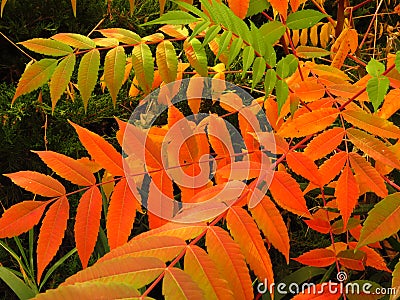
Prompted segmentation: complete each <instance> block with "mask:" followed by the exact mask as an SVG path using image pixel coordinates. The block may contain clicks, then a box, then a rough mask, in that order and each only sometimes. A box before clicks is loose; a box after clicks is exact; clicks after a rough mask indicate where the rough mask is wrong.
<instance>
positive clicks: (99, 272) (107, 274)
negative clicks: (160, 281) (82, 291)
mask: <svg viewBox="0 0 400 300" xmlns="http://www.w3.org/2000/svg"><path fill="white" fill-rule="evenodd" d="M164 268H165V264H164V263H163V262H162V261H160V260H159V259H157V258H155V257H129V256H127V257H116V258H113V259H110V260H106V261H102V262H100V263H96V264H94V265H93V266H91V267H89V268H86V269H85V270H82V271H80V272H78V273H76V274H74V275H72V276H71V277H69V278H67V280H65V282H64V283H62V284H61V286H68V285H76V284H77V283H81V282H87V281H95V280H96V281H98V282H102V283H103V284H104V283H107V282H124V283H126V284H129V286H133V287H135V288H137V289H138V288H141V287H143V286H144V285H146V284H148V283H150V282H152V281H153V280H154V279H155V278H157V276H159V275H160V274H161V273H162V271H163V270H164Z"/></svg>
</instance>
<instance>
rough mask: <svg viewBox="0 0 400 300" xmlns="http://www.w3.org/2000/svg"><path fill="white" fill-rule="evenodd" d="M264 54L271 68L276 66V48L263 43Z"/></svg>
mask: <svg viewBox="0 0 400 300" xmlns="http://www.w3.org/2000/svg"><path fill="white" fill-rule="evenodd" d="M262 54H263V56H264V59H265V61H266V62H267V63H268V64H269V65H270V66H271V67H273V66H275V64H276V52H275V49H274V47H272V45H271V44H268V43H263V48H262Z"/></svg>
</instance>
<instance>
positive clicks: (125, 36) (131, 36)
mask: <svg viewBox="0 0 400 300" xmlns="http://www.w3.org/2000/svg"><path fill="white" fill-rule="evenodd" d="M98 31H99V32H100V33H101V34H102V35H104V36H105V37H108V38H114V39H116V40H118V41H119V42H121V43H124V44H128V45H130V44H138V43H140V42H141V40H142V39H141V37H140V36H139V35H138V34H136V33H134V32H133V31H130V30H127V29H123V28H107V29H101V30H98Z"/></svg>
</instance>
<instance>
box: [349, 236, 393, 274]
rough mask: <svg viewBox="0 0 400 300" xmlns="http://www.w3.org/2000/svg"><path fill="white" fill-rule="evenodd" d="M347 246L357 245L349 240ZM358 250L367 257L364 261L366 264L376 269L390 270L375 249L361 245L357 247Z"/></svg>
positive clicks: (353, 246) (353, 247)
mask: <svg viewBox="0 0 400 300" xmlns="http://www.w3.org/2000/svg"><path fill="white" fill-rule="evenodd" d="M349 246H350V248H351V249H355V248H356V246H357V242H350V243H349ZM358 250H361V251H362V252H364V253H365V254H366V255H367V259H366V261H365V265H366V266H368V267H372V268H375V269H377V270H382V271H385V272H389V273H391V272H392V271H391V270H389V269H388V267H387V266H386V262H385V260H384V259H383V257H382V256H381V255H380V254H379V253H378V252H376V251H375V250H373V249H371V248H370V247H367V246H363V247H361V248H359V249H358Z"/></svg>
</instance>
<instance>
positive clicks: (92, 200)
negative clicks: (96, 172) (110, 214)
mask: <svg viewBox="0 0 400 300" xmlns="http://www.w3.org/2000/svg"><path fill="white" fill-rule="evenodd" d="M101 209H102V197H101V193H100V190H99V188H98V187H97V186H93V187H91V188H90V189H89V190H87V191H86V192H85V193H84V194H83V195H82V198H81V200H80V201H79V204H78V209H77V211H76V221H75V242H76V248H77V249H78V254H79V258H80V260H81V262H82V266H83V268H86V267H87V264H88V262H89V258H90V255H91V254H92V252H93V249H94V246H95V245H96V241H97V235H98V233H99V226H100V217H101Z"/></svg>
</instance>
